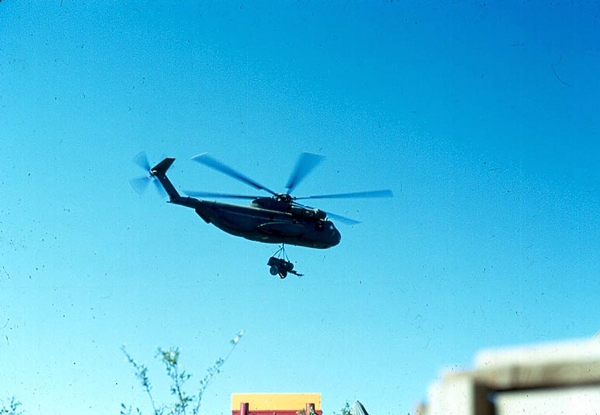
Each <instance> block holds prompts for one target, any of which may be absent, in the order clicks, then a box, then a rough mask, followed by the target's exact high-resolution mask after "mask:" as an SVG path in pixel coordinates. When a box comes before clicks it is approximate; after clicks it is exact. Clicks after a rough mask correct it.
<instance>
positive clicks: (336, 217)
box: [292, 202, 360, 225]
mask: <svg viewBox="0 0 600 415" xmlns="http://www.w3.org/2000/svg"><path fill="white" fill-rule="evenodd" d="M292 203H293V204H295V205H297V206H301V207H303V208H306V209H314V207H312V206H307V205H303V204H302V203H298V202H292ZM325 214H326V215H327V216H328V217H329V219H333V220H337V221H339V222H342V223H344V224H346V225H356V224H359V223H360V222H359V221H357V220H354V219H350V218H347V217H345V216H342V215H336V214H335V213H329V212H325Z"/></svg>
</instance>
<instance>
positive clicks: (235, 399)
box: [231, 393, 321, 411]
mask: <svg viewBox="0 0 600 415" xmlns="http://www.w3.org/2000/svg"><path fill="white" fill-rule="evenodd" d="M242 402H248V403H249V404H250V405H249V409H250V410H251V411H264V410H269V411H270V410H279V411H283V410H288V411H290V410H293V411H299V410H301V409H304V407H305V406H306V404H307V403H314V404H315V411H320V410H321V394H320V393H234V394H232V395H231V410H232V411H239V410H240V404H241V403H242Z"/></svg>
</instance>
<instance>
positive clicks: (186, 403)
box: [121, 330, 244, 415]
mask: <svg viewBox="0 0 600 415" xmlns="http://www.w3.org/2000/svg"><path fill="white" fill-rule="evenodd" d="M243 335H244V332H243V330H242V331H240V332H239V333H238V334H237V335H236V336H235V337H234V338H233V339H231V341H230V342H229V343H230V344H231V349H230V350H229V353H227V355H226V356H225V357H224V358H218V359H217V360H216V361H215V363H214V364H213V365H212V366H210V367H209V368H208V369H207V371H206V375H205V376H204V378H202V380H200V383H199V386H198V392H197V393H196V394H195V395H190V394H188V393H187V392H186V391H185V388H184V386H185V384H186V382H187V381H188V380H190V378H191V377H192V375H191V374H188V373H187V372H186V371H185V370H181V368H180V365H179V357H180V351H179V348H177V347H171V348H170V349H167V350H165V349H162V348H158V350H157V352H156V357H157V358H158V359H159V360H160V361H161V362H162V363H163V364H164V365H165V370H166V372H167V376H168V378H169V379H170V380H171V386H170V388H169V392H170V394H171V396H173V397H174V398H175V402H174V403H172V404H163V405H159V406H157V404H156V401H155V399H154V396H153V394H152V384H151V383H150V378H149V376H148V367H147V366H146V365H142V364H139V363H137V362H136V361H135V360H134V359H133V357H131V355H130V354H129V353H128V352H127V350H126V349H125V347H122V348H121V350H122V351H123V353H124V354H125V357H126V358H127V361H128V362H129V363H130V364H131V365H132V366H133V368H134V372H135V377H136V378H137V379H138V381H139V382H140V384H141V385H142V388H143V389H144V391H145V393H146V395H147V396H148V399H149V401H150V404H151V406H152V414H153V415H166V414H172V415H187V413H188V410H189V409H190V407H191V405H192V404H194V403H195V406H194V407H193V408H192V411H191V414H192V415H198V413H199V412H200V404H201V403H202V397H203V395H204V392H205V391H206V388H208V385H209V384H210V383H211V381H212V380H213V378H214V377H215V375H217V374H218V373H220V372H221V367H222V366H223V365H224V364H225V362H226V361H227V360H228V359H229V357H230V356H231V354H232V353H233V350H234V349H235V347H236V346H237V344H238V342H239V341H240V339H241V338H242V336H243ZM132 414H137V415H143V413H142V411H141V410H140V409H139V408H135V411H134V409H133V407H131V406H129V407H128V406H126V405H125V404H123V403H122V404H121V415H132Z"/></svg>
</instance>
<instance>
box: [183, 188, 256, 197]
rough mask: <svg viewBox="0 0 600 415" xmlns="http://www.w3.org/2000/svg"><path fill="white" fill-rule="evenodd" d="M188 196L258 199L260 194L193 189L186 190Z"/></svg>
mask: <svg viewBox="0 0 600 415" xmlns="http://www.w3.org/2000/svg"><path fill="white" fill-rule="evenodd" d="M183 193H185V194H186V195H188V196H192V197H205V198H209V199H211V198H217V199H258V198H259V197H260V196H248V195H235V194H230V193H214V192H196V191H193V190H184V191H183Z"/></svg>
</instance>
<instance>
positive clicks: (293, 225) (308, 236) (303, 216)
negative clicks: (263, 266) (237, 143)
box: [152, 158, 341, 249]
mask: <svg viewBox="0 0 600 415" xmlns="http://www.w3.org/2000/svg"><path fill="white" fill-rule="evenodd" d="M174 161H175V159H173V158H166V159H164V160H163V161H161V162H160V163H159V164H157V165H156V166H155V167H154V168H153V169H152V175H153V176H155V177H156V178H157V179H158V180H159V181H160V183H161V185H162V186H163V188H164V189H165V191H166V192H167V194H168V195H169V202H170V203H173V204H176V205H181V206H185V207H188V208H192V209H194V210H195V211H196V213H197V214H198V216H200V217H201V218H202V219H204V221H205V222H206V223H212V224H213V225H215V226H216V227H217V228H219V229H221V230H223V231H225V232H227V233H229V234H231V235H235V236H240V237H242V238H246V239H250V240H252V241H257V242H263V243H273V244H289V245H298V246H305V247H308V248H317V249H326V248H331V247H332V246H335V245H337V244H339V243H340V239H341V235H340V232H339V231H338V230H337V229H336V227H335V226H334V224H333V223H332V222H331V221H329V220H327V217H326V216H327V215H326V214H325V212H323V211H321V210H319V209H310V208H306V207H302V206H297V205H294V204H292V203H290V202H287V201H280V200H276V199H273V198H269V197H260V198H256V199H254V200H253V201H252V203H251V205H250V206H243V205H236V204H231V203H222V202H216V201H210V200H205V199H196V198H193V197H184V196H180V195H179V192H177V190H176V189H175V187H174V186H173V184H172V183H171V181H170V180H169V179H168V177H167V175H166V173H167V170H168V169H169V167H170V166H171V164H173V162H174Z"/></svg>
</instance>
